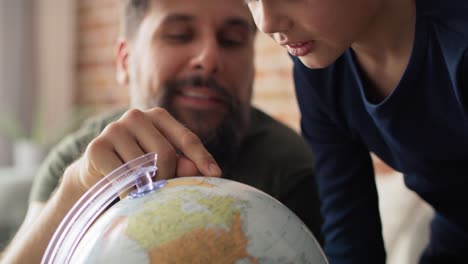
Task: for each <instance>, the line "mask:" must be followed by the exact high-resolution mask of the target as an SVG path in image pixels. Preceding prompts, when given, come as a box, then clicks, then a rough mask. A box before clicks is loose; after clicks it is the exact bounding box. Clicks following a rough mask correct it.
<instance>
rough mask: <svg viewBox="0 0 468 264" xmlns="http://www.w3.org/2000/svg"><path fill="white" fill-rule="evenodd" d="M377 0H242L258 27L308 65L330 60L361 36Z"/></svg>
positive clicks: (314, 65) (369, 24) (322, 64)
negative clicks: (244, 1)
mask: <svg viewBox="0 0 468 264" xmlns="http://www.w3.org/2000/svg"><path fill="white" fill-rule="evenodd" d="M381 2H382V1H381V0H294V1H284V0H246V3H247V4H248V7H249V9H250V11H251V13H252V15H253V17H254V20H255V23H256V24H257V26H258V28H259V29H260V30H261V31H263V32H265V33H267V34H268V35H270V36H271V37H272V38H273V39H274V40H275V41H276V42H277V43H278V44H280V45H282V46H284V47H286V48H287V49H288V51H289V53H290V54H292V55H294V56H298V57H299V59H300V60H301V61H302V62H303V63H304V64H305V65H306V66H307V67H309V68H323V67H326V66H328V65H330V64H331V63H333V62H334V61H335V60H336V59H337V58H338V57H339V56H340V55H341V54H342V53H343V52H344V51H345V50H346V49H347V48H348V47H350V46H351V44H352V43H354V42H356V41H357V40H358V39H360V38H361V37H363V36H365V34H366V32H365V31H366V29H368V28H369V27H370V26H371V22H372V20H373V18H374V17H375V15H376V14H377V11H378V8H379V7H380V6H381Z"/></svg>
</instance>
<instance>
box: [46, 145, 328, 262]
mask: <svg viewBox="0 0 468 264" xmlns="http://www.w3.org/2000/svg"><path fill="white" fill-rule="evenodd" d="M156 159H157V155H155V154H147V155H145V156H144V157H140V158H139V159H136V160H134V161H132V162H130V163H129V164H126V165H124V166H122V167H121V168H119V169H117V170H116V171H114V172H113V173H111V174H112V175H109V176H107V177H106V178H104V179H103V180H102V181H101V182H100V183H101V187H100V189H101V191H96V189H98V187H96V188H94V190H93V189H92V190H90V191H89V192H88V193H87V194H85V196H84V197H83V198H82V199H80V201H79V202H78V203H77V205H75V207H74V208H73V209H72V211H71V212H70V213H69V215H67V217H66V218H65V219H64V221H63V222H62V224H61V226H60V227H59V229H58V230H57V232H56V234H55V235H54V238H53V239H52V241H51V243H50V244H49V247H48V249H47V252H46V254H45V256H44V259H43V263H204V264H205V263H207V264H209V263H216V264H218V263H228V264H229V263H232V264H257V263H273V264H275V263H277V264H280V263H281V264H282V263H316V264H322V263H327V260H326V258H325V256H324V254H323V252H322V250H321V248H320V246H319V244H318V243H317V241H316V239H315V237H314V236H313V234H312V233H311V231H310V230H309V229H308V228H307V227H306V225H305V224H304V223H303V222H302V221H301V220H300V219H299V218H298V217H297V216H296V215H295V214H294V213H293V212H292V211H291V210H289V209H288V208H287V207H286V206H284V205H283V204H282V203H280V202H279V201H277V200H276V199H275V198H273V197H271V196H270V195H268V194H266V193H264V192H262V191H260V190H258V189H256V188H254V187H251V186H248V185H245V184H242V183H239V182H236V181H232V180H227V179H223V178H209V177H184V178H175V179H171V180H167V181H158V182H152V180H151V178H152V176H154V171H155V170H156V166H155V163H156ZM147 163H150V164H152V166H148V164H147ZM129 165H130V166H129ZM129 176H130V177H129ZM125 178H126V180H122V179H125ZM119 180H120V181H119ZM127 182H130V183H127ZM102 183H104V184H102ZM97 185H99V184H97ZM103 186H104V187H103ZM132 186H133V189H135V186H136V190H134V191H132V192H131V193H130V194H129V195H127V196H126V197H125V198H123V199H116V198H117V197H118V196H119V195H120V196H122V192H124V191H125V190H128V189H129V188H132ZM106 196H107V197H106ZM103 201H104V202H103ZM116 201H117V202H116ZM96 211H99V212H96Z"/></svg>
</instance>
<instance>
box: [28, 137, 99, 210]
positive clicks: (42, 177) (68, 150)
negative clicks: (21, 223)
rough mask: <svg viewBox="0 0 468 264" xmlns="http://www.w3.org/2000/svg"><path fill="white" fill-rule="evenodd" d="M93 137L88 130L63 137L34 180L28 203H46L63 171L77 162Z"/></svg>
mask: <svg viewBox="0 0 468 264" xmlns="http://www.w3.org/2000/svg"><path fill="white" fill-rule="evenodd" d="M93 137H94V135H93V133H91V131H90V130H88V129H81V130H79V131H78V132H76V133H74V134H71V135H69V136H67V137H65V138H64V139H63V140H62V141H61V142H60V143H59V144H58V145H56V146H55V147H54V148H53V149H52V150H51V151H50V152H49V154H48V155H47V157H46V159H45V160H44V162H43V163H42V164H41V166H40V167H39V170H38V172H37V174H36V176H35V178H34V181H33V185H32V188H31V193H30V197H29V200H30V202H32V201H36V202H46V201H47V200H48V199H49V198H50V196H51V194H52V193H53V191H54V190H55V188H56V187H57V185H58V183H59V181H60V179H61V177H62V175H63V172H64V171H65V169H66V168H67V167H68V166H69V165H70V164H71V163H73V161H75V160H77V159H78V158H79V157H80V156H81V154H82V153H83V152H84V150H85V149H86V146H87V145H88V143H89V142H90V141H91V140H92V138H93Z"/></svg>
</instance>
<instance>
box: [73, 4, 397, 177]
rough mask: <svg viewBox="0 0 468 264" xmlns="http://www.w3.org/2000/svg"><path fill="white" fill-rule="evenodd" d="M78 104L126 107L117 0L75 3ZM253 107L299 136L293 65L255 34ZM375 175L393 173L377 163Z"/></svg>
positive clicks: (271, 45) (270, 41)
mask: <svg viewBox="0 0 468 264" xmlns="http://www.w3.org/2000/svg"><path fill="white" fill-rule="evenodd" d="M77 3H78V4H77V6H78V10H77V12H78V23H77V24H78V37H77V39H78V51H77V53H78V54H77V58H78V59H77V82H78V83H77V89H78V91H77V93H76V94H77V102H78V104H80V105H86V106H89V107H90V108H92V109H95V111H97V112H99V111H102V110H105V109H109V108H111V107H116V106H125V105H127V104H128V92H127V90H126V89H125V88H123V87H119V86H118V85H117V83H116V81H115V77H114V74H115V72H114V70H115V69H114V48H115V46H114V45H115V42H116V39H117V37H118V30H119V29H118V25H119V0H79V1H78V2H77ZM255 63H256V66H257V73H256V80H255V85H254V97H253V104H254V105H256V106H258V107H259V108H260V109H263V110H264V111H265V112H267V113H269V114H271V115H272V116H273V117H275V118H276V119H278V120H280V121H281V122H283V123H285V124H286V125H288V126H290V127H292V128H293V129H295V130H296V131H299V118H300V117H299V111H298V108H297V103H296V99H295V94H294V89H293V83H292V72H291V66H292V64H291V61H290V59H289V58H288V56H287V54H286V51H285V50H284V49H282V48H280V47H279V46H277V45H276V44H275V43H274V42H273V41H272V40H271V39H269V38H268V37H265V36H264V35H263V34H261V33H260V34H258V36H257V41H256V57H255ZM374 159H375V166H376V170H377V172H378V173H380V174H386V173H389V172H391V170H390V169H389V168H388V167H387V166H386V165H385V164H384V163H383V162H381V161H380V160H378V159H377V158H375V157H374Z"/></svg>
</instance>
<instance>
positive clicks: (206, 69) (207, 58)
mask: <svg viewBox="0 0 468 264" xmlns="http://www.w3.org/2000/svg"><path fill="white" fill-rule="evenodd" d="M199 47H200V48H199V49H197V50H195V56H194V58H193V60H192V67H193V68H194V69H195V70H196V71H197V72H200V73H202V74H206V75H209V74H214V73H217V72H219V71H220V70H221V67H222V50H221V47H220V46H219V44H218V42H217V41H216V39H214V40H208V41H203V42H201V43H200V45H199Z"/></svg>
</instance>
